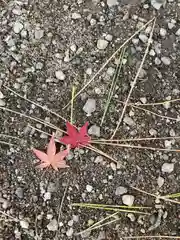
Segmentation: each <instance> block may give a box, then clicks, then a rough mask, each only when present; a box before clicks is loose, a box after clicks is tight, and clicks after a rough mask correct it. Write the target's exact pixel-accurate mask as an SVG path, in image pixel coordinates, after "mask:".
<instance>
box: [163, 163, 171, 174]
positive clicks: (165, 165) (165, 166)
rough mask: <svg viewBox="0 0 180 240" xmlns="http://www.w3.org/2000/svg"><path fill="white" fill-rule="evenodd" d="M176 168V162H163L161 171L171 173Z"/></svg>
mask: <svg viewBox="0 0 180 240" xmlns="http://www.w3.org/2000/svg"><path fill="white" fill-rule="evenodd" d="M173 170H174V163H163V165H162V167H161V171H162V172H165V173H171V172H172V171H173Z"/></svg>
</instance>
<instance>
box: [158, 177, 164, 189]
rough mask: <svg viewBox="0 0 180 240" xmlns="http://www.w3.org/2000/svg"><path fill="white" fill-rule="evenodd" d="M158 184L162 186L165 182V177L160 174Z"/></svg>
mask: <svg viewBox="0 0 180 240" xmlns="http://www.w3.org/2000/svg"><path fill="white" fill-rule="evenodd" d="M157 184H158V187H159V188H161V187H162V186H163V184H164V178H163V177H161V176H159V177H158V179H157Z"/></svg>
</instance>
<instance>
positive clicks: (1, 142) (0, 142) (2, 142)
mask: <svg viewBox="0 0 180 240" xmlns="http://www.w3.org/2000/svg"><path fill="white" fill-rule="evenodd" d="M0 144H3V145H8V146H17V144H13V143H8V142H5V141H0Z"/></svg>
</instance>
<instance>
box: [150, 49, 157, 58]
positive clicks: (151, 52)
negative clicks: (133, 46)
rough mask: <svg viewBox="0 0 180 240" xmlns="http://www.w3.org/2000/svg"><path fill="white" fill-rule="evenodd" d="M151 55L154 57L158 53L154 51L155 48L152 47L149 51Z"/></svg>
mask: <svg viewBox="0 0 180 240" xmlns="http://www.w3.org/2000/svg"><path fill="white" fill-rule="evenodd" d="M149 55H150V56H152V57H154V56H155V55H156V53H155V51H154V50H153V49H151V50H150V51H149Z"/></svg>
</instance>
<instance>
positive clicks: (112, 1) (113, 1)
mask: <svg viewBox="0 0 180 240" xmlns="http://www.w3.org/2000/svg"><path fill="white" fill-rule="evenodd" d="M117 4H118V2H117V0H107V5H108V6H109V7H112V6H115V5H117Z"/></svg>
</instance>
